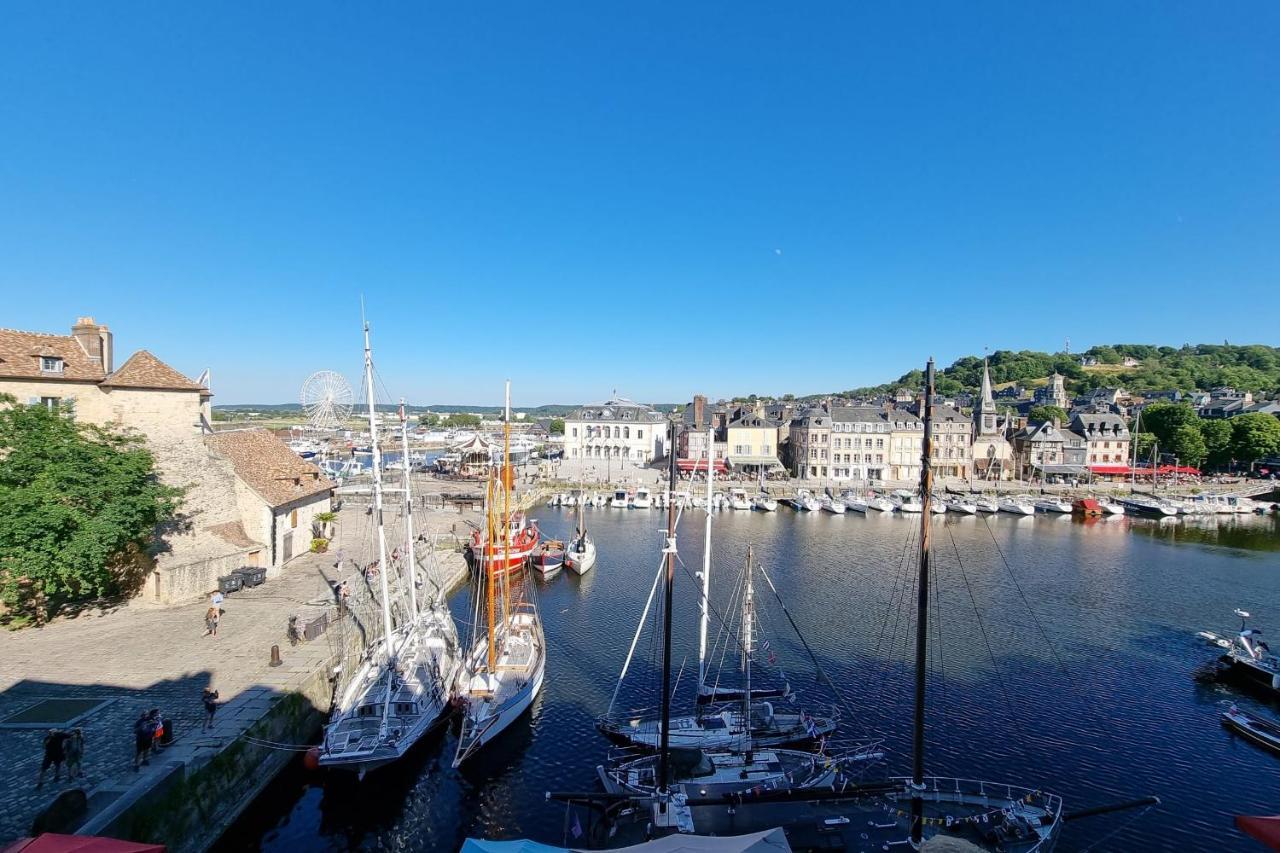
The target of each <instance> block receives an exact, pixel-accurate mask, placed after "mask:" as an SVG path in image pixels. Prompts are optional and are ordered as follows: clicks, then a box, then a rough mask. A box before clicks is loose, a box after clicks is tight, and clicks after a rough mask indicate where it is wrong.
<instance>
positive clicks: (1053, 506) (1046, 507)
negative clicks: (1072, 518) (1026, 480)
mask: <svg viewBox="0 0 1280 853" xmlns="http://www.w3.org/2000/svg"><path fill="white" fill-rule="evenodd" d="M1032 506H1034V507H1035V508H1036V511H1037V512H1060V513H1065V514H1066V515H1070V514H1071V502H1070V501H1064V500H1060V499H1059V498H1051V497H1043V498H1040V500H1038V501H1035V502H1034V503H1033V504H1032Z"/></svg>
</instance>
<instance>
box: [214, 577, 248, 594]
mask: <svg viewBox="0 0 1280 853" xmlns="http://www.w3.org/2000/svg"><path fill="white" fill-rule="evenodd" d="M242 586H244V578H243V577H242V576H240V575H238V574H236V573H235V572H232V573H231V574H229V575H223V576H222V577H220V578H218V592H220V593H222V594H223V595H229V594H230V593H233V592H236V591H237V590H239V589H240V588H241V587H242Z"/></svg>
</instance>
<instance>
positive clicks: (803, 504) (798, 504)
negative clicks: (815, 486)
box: [791, 489, 822, 512]
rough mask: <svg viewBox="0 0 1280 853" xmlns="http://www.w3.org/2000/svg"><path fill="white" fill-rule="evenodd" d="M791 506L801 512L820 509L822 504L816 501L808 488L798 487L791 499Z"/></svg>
mask: <svg viewBox="0 0 1280 853" xmlns="http://www.w3.org/2000/svg"><path fill="white" fill-rule="evenodd" d="M791 506H792V507H793V508H795V509H798V510H801V511H802V512H817V511H818V510H820V509H822V504H820V503H818V501H817V499H816V498H814V496H813V493H812V492H810V491H809V490H808V489H800V490H799V491H797V492H796V496H795V497H794V498H792V499H791Z"/></svg>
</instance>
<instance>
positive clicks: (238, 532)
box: [209, 521, 262, 548]
mask: <svg viewBox="0 0 1280 853" xmlns="http://www.w3.org/2000/svg"><path fill="white" fill-rule="evenodd" d="M209 532H210V533H212V534H213V535H214V536H217V537H218V538H219V539H221V540H222V541H224V542H226V543H227V544H229V545H235V546H236V547H237V548H256V547H258V546H259V545H261V544H262V543H261V542H254V541H253V540H252V539H250V538H249V534H247V533H245V532H244V525H243V524H241V523H240V522H238V521H228V522H225V523H223V524H212V525H210V526H209Z"/></svg>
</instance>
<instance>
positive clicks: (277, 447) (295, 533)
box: [205, 429, 333, 576]
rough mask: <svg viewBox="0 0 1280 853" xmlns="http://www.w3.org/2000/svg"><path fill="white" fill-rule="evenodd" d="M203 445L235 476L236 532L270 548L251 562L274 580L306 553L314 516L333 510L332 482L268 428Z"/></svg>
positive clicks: (217, 436) (220, 436)
mask: <svg viewBox="0 0 1280 853" xmlns="http://www.w3.org/2000/svg"><path fill="white" fill-rule="evenodd" d="M205 445H206V446H207V447H208V448H209V450H210V451H211V452H212V453H213V454H214V456H216V457H218V458H221V459H225V460H226V461H227V462H228V463H230V465H231V468H232V470H233V471H234V472H235V475H236V477H235V500H236V506H237V508H238V511H239V521H237V522H232V524H239V525H240V530H235V531H234V532H235V533H236V534H237V535H238V534H239V533H240V531H241V530H242V531H243V532H244V534H245V539H246V540H247V541H252V542H254V543H264V544H265V545H266V548H265V549H263V550H262V551H260V552H259V551H255V552H254V553H253V554H251V555H250V556H251V560H250V562H251V564H253V565H260V566H265V567H266V568H267V570H268V571H267V574H268V576H270V575H272V574H276V573H278V571H279V569H280V567H281V566H283V565H284V564H285V563H287V562H289V561H290V560H291V559H293V558H294V557H296V556H297V555H299V554H303V553H306V552H307V551H308V550H309V549H310V548H311V531H312V522H313V521H314V520H315V516H316V515H318V514H319V513H322V512H327V511H328V510H329V507H330V502H329V496H330V494H331V491H332V489H333V483H331V482H330V481H329V479H328V478H327V477H325V476H324V472H322V471H321V470H320V469H319V468H318V467H317V466H315V465H313V464H311V463H310V462H308V461H306V460H305V459H303V458H302V457H300V456H298V455H297V454H296V453H294V452H293V451H292V450H290V449H289V447H288V445H286V444H285V443H284V442H282V441H281V440H280V439H278V438H276V437H275V435H273V434H272V433H270V432H269V431H267V430H265V429H240V430H226V431H223V432H218V433H214V434H213V435H210V436H206V437H205ZM255 557H256V559H255Z"/></svg>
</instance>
